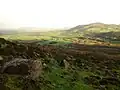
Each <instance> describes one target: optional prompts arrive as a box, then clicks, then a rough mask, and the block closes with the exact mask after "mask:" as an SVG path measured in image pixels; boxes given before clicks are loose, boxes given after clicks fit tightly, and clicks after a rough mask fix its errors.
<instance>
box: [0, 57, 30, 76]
mask: <svg viewBox="0 0 120 90" xmlns="http://www.w3.org/2000/svg"><path fill="white" fill-rule="evenodd" d="M29 63H30V60H29V59H20V58H16V59H14V60H11V61H9V62H6V63H5V64H4V65H3V66H2V69H1V73H7V74H14V75H27V74H28V71H29Z"/></svg>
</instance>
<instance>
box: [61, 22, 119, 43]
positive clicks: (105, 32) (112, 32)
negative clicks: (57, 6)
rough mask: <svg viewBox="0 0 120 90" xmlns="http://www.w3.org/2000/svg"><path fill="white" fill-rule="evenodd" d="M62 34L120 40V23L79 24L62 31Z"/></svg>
mask: <svg viewBox="0 0 120 90" xmlns="http://www.w3.org/2000/svg"><path fill="white" fill-rule="evenodd" d="M61 35H64V36H75V37H79V36H80V37H85V38H91V39H101V40H109V41H110V40H112V41H114V40H115V41H119V40H120V25H115V24H103V23H92V24H88V25H78V26H76V27H73V28H70V29H68V30H65V31H64V32H63V33H61Z"/></svg>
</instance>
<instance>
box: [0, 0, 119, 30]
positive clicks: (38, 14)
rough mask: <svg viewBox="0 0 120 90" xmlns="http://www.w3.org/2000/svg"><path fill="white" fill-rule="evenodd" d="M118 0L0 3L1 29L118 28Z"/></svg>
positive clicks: (2, 0) (8, 0)
mask: <svg viewBox="0 0 120 90" xmlns="http://www.w3.org/2000/svg"><path fill="white" fill-rule="evenodd" d="M119 4H120V0H0V28H19V27H39V28H67V27H74V26H76V25H80V24H89V23H94V22H102V23H107V24H120V10H119V9H120V5H119Z"/></svg>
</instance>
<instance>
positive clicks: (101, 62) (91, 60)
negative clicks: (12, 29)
mask: <svg viewBox="0 0 120 90" xmlns="http://www.w3.org/2000/svg"><path fill="white" fill-rule="evenodd" d="M0 37H1V38H5V39H6V40H7V41H6V40H3V39H0V57H1V59H2V58H3V59H4V62H1V61H0V68H1V67H2V66H4V63H5V62H9V61H12V60H14V59H15V58H22V59H32V60H36V59H37V60H40V61H41V62H42V73H41V74H40V76H39V77H38V78H37V79H35V80H32V79H31V78H27V76H24V75H9V73H7V74H5V73H2V74H1V75H0V83H1V82H2V83H3V82H4V83H3V84H4V85H5V87H7V89H8V90H120V60H119V59H120V47H119V45H120V26H119V25H107V24H101V23H94V24H89V25H80V26H76V27H74V28H71V29H69V30H63V31H49V32H32V33H30V32H20V33H14V34H10V35H8V34H6V35H1V36H0ZM113 46H114V47H113ZM13 71H14V70H13ZM0 90H1V88H0Z"/></svg>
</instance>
